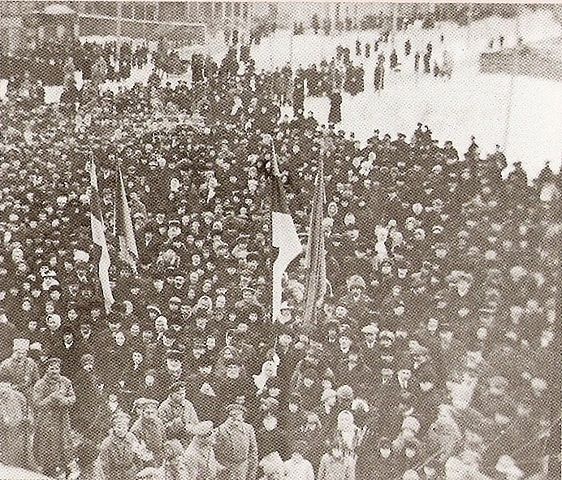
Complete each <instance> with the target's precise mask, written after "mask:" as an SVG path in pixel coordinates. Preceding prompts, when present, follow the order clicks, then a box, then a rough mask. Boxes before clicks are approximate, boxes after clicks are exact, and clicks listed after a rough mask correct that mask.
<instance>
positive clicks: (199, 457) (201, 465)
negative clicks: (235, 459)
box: [184, 421, 222, 480]
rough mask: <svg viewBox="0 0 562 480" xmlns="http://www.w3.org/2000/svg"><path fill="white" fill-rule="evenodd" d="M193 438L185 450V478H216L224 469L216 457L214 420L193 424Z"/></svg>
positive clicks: (207, 479)
mask: <svg viewBox="0 0 562 480" xmlns="http://www.w3.org/2000/svg"><path fill="white" fill-rule="evenodd" d="M191 433H192V434H193V439H192V440H191V442H190V444H189V446H188V447H187V449H186V450H185V454H184V460H185V466H186V470H185V478H187V479H190V480H191V479H193V480H215V479H217V478H218V475H219V472H220V471H221V470H222V467H221V465H220V464H219V463H218V462H217V460H216V458H215V452H214V448H213V444H214V435H213V433H214V431H213V422H211V421H206V422H199V423H197V424H196V425H194V426H193V428H192V431H191Z"/></svg>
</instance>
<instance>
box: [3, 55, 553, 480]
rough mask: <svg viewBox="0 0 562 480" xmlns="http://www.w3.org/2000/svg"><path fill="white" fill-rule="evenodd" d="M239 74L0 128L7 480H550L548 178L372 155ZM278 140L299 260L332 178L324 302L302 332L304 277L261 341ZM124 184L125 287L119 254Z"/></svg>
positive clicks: (386, 141)
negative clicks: (108, 295) (106, 266)
mask: <svg viewBox="0 0 562 480" xmlns="http://www.w3.org/2000/svg"><path fill="white" fill-rule="evenodd" d="M92 48H94V47H92ZM104 52H105V50H104ZM100 54H101V51H100ZM101 55H102V57H100V58H103V55H105V53H104V54H101ZM63 58H64V57H63ZM98 60H99V58H98ZM98 60H96V61H98ZM246 60H247V62H243V63H245V65H242V67H245V68H240V67H241V65H240V62H239V60H238V59H237V56H236V55H235V54H234V53H233V52H231V53H230V54H229V55H227V57H226V58H225V59H224V61H223V62H221V63H220V64H217V63H214V62H212V61H211V60H209V59H203V60H201V62H200V63H198V66H197V73H196V72H195V71H194V72H193V75H194V83H193V85H188V84H186V83H183V82H180V83H179V84H178V85H177V86H172V85H171V84H170V83H169V82H166V81H161V79H160V77H159V76H158V75H157V74H153V75H152V76H151V78H150V79H149V82H148V84H147V85H135V86H134V87H133V88H131V89H129V90H121V91H119V92H118V93H112V92H111V91H104V93H103V94H102V93H101V92H102V89H100V88H99V87H98V85H97V84H96V82H95V81H94V80H93V79H92V81H90V82H89V81H87V82H86V85H85V87H84V88H83V89H82V90H80V91H77V90H76V92H75V94H74V95H73V96H71V97H64V98H63V102H62V103H61V104H53V105H48V106H47V105H43V104H42V102H41V101H38V102H36V103H22V102H21V101H20V100H21V98H19V97H18V96H17V95H16V96H15V97H9V98H8V100H7V102H6V104H5V105H4V106H3V110H4V115H3V118H2V120H1V121H2V149H1V150H2V151H1V153H0V178H2V181H1V183H0V187H1V188H0V233H1V241H2V251H1V253H0V360H1V361H2V363H1V364H0V389H1V391H2V397H1V398H2V401H1V402H0V408H1V409H2V421H1V423H0V429H1V433H0V443H1V448H0V461H1V462H3V463H8V464H14V465H19V466H24V467H27V468H31V469H36V470H39V471H41V472H43V473H45V474H47V475H52V476H59V477H60V478H66V477H67V475H68V476H69V477H70V478H76V477H79V478H83V479H86V478H105V479H107V480H113V479H132V478H135V477H137V478H138V477H139V476H141V477H144V478H149V477H150V478H165V479H181V480H187V479H190V480H191V479H193V478H197V479H199V478H204V479H208V480H213V479H229V480H255V479H256V478H264V479H284V478H287V479H291V480H301V479H302V480H309V479H313V478H317V479H320V480H328V479H330V480H354V479H357V480H367V479H371V478H378V477H379V476H380V477H381V478H382V477H383V476H384V477H385V478H388V479H390V480H392V479H404V480H416V479H423V480H431V479H435V480H437V479H441V478H447V479H454V478H479V479H485V478H494V479H502V480H504V479H505V480H507V479H518V478H522V477H524V476H525V477H529V476H531V475H533V474H535V473H537V472H539V471H540V470H541V469H542V464H541V462H542V456H541V455H540V454H539V452H541V449H543V448H544V442H545V438H546V436H547V434H548V427H549V424H550V419H551V412H549V411H548V404H549V402H548V400H549V398H550V395H551V393H552V391H553V388H554V387H555V384H554V383H553V381H554V380H553V379H554V378H555V377H554V375H555V372H554V368H555V366H556V361H555V358H554V349H553V348H554V342H555V338H554V320H555V307H556V281H557V278H558V276H557V271H558V268H559V266H558V264H559V257H558V252H557V251H556V250H555V248H554V246H555V245H556V243H557V241H558V236H559V230H558V221H557V220H556V218H555V217H554V207H553V206H552V203H551V202H550V200H552V199H553V198H556V197H555V195H556V192H557V190H556V186H557V183H558V177H557V176H556V175H554V173H552V171H551V170H550V168H549V167H548V166H546V167H545V169H544V170H543V172H542V173H541V175H540V176H539V177H538V179H537V180H536V181H535V182H533V183H532V184H529V182H528V179H527V177H526V174H525V171H524V170H523V169H522V167H521V165H517V166H516V168H515V170H514V171H513V172H511V173H510V174H509V175H508V176H507V178H505V179H503V178H502V175H501V173H502V171H503V169H504V168H505V167H506V166H507V161H506V158H505V157H504V155H503V154H502V153H501V151H500V150H499V149H498V151H496V152H494V153H492V154H491V155H485V154H483V153H481V152H480V151H479V148H478V145H477V143H476V139H473V140H472V144H471V145H470V147H469V149H468V151H467V152H466V153H461V154H459V153H458V152H457V150H456V149H455V147H454V146H453V145H452V144H451V143H450V142H444V143H441V142H439V141H437V140H435V139H434V138H433V137H432V134H431V131H430V130H429V128H428V127H427V126H424V125H422V124H419V125H418V126H417V128H416V129H415V131H414V133H413V135H411V136H410V138H407V136H406V135H404V134H402V133H397V135H391V134H387V133H386V132H384V131H379V130H376V131H375V132H374V134H373V136H372V137H371V138H370V139H369V140H368V141H367V144H366V145H362V144H361V143H360V142H358V141H356V140H355V138H354V135H353V133H348V134H346V133H345V132H343V131H340V130H338V128H337V125H336V124H337V123H338V120H337V119H336V120H335V121H334V122H332V123H331V124H330V125H327V126H324V125H318V123H317V121H316V120H315V119H314V117H313V116H312V114H310V113H305V112H304V96H305V91H304V87H303V86H302V83H303V82H302V81H301V80H300V78H299V75H298V74H297V75H296V78H295V79H294V80H291V81H290V82H289V83H294V88H292V89H291V88H287V85H286V84H285V83H283V82H276V81H274V80H275V78H276V75H278V74H279V75H280V74H281V71H279V72H277V74H276V72H256V71H255V67H254V66H253V62H252V61H251V59H250V58H246ZM65 62H66V60H65ZM283 74H284V75H285V76H286V78H287V79H292V78H293V75H292V73H291V71H290V67H286V68H285V70H284V73H283ZM314 77H315V76H314V75H312V77H311V78H312V83H314V80H315V78H314ZM321 78H322V76H321V75H320V79H316V82H317V85H316V87H312V91H313V92H314V88H318V90H319V92H320V91H321V92H324V91H325V90H324V87H322V86H319V84H320V83H321V82H322V80H321ZM102 81H103V78H100V83H102ZM310 81H311V80H310V79H309V82H310ZM70 88H71V85H67V87H66V91H67V92H68V90H69V89H70ZM310 88H311V87H310V84H309V89H310ZM326 88H328V87H326ZM291 90H292V91H291ZM312 94H314V93H312ZM286 103H289V104H293V109H294V118H289V117H287V116H284V115H281V107H282V106H283V104H286ZM172 114H174V115H177V116H180V115H182V114H184V115H187V116H188V117H189V118H196V119H197V122H195V121H194V122H193V123H188V122H185V121H184V120H185V117H182V118H183V120H182V121H177V120H176V121H174V120H170V121H169V122H168V123H165V122H164V120H163V117H168V116H170V115H172ZM178 118H179V117H178ZM468 134H469V133H468ZM271 138H272V139H273V142H274V144H275V151H276V153H277V157H278V161H279V164H280V169H281V172H282V176H283V182H284V185H285V189H286V191H287V195H288V200H289V205H290V210H291V213H292V216H293V219H294V221H295V223H296V225H297V229H298V231H299V233H302V234H303V237H302V239H303V244H305V243H306V233H307V229H308V222H309V215H310V208H311V199H312V195H313V191H314V177H315V174H316V171H317V169H318V164H319V160H320V158H322V160H323V162H324V169H325V172H326V175H325V183H326V206H325V219H324V221H323V230H324V235H325V241H326V258H327V279H328V282H329V288H328V293H327V295H326V298H325V302H324V304H323V305H321V306H319V309H318V312H317V315H316V316H315V318H314V322H312V323H305V322H304V321H303V302H304V297H305V287H304V285H305V284H306V281H305V279H306V269H305V262H304V257H303V258H299V259H297V260H295V261H294V262H293V265H292V266H291V267H290V269H289V272H288V275H287V278H286V279H285V284H284V303H283V305H282V310H281V315H280V316H279V317H278V318H275V319H272V318H271V309H270V304H271V298H270V297H271V295H270V288H271V283H270V273H271V263H272V257H273V255H274V251H273V250H272V249H271V248H270V246H269V245H270V234H271V232H270V225H269V223H270V221H269V217H270V195H269V187H270V186H269V182H270V176H271V172H270V170H271V160H272V155H273V148H272V145H271V141H270V139H271ZM92 160H94V163H95V165H96V168H97V176H98V190H99V193H100V200H101V201H100V204H101V205H100V207H101V210H102V212H103V215H104V220H105V225H106V227H107V230H106V236H107V242H108V245H109V249H110V255H111V259H112V264H111V269H110V278H111V281H112V287H113V294H114V297H115V300H116V302H115V303H114V304H113V306H112V307H111V309H110V311H106V310H105V308H104V303H103V298H102V296H101V292H100V286H99V280H98V271H97V251H96V248H95V247H94V246H93V244H92V240H91V231H90V218H89V212H90V202H91V200H92V195H91V194H92V192H91V189H90V188H89V171H88V168H92ZM118 164H119V165H120V166H121V169H122V172H123V176H124V179H125V186H126V190H127V192H128V195H129V200H130V208H131V215H132V219H133V224H134V229H135V234H136V242H137V246H138V250H139V258H138V265H137V269H136V271H135V270H134V269H132V268H131V267H130V265H129V264H126V263H124V262H122V261H121V260H120V259H119V257H118V255H117V241H116V239H115V238H114V235H113V228H114V208H115V190H116V167H117V165H118ZM553 192H554V193H553ZM553 195H554V197H553ZM373 475H375V476H374V477H373Z"/></svg>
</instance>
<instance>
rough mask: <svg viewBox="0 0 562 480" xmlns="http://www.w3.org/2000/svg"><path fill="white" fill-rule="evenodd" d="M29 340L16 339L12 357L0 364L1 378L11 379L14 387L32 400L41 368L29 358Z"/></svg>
mask: <svg viewBox="0 0 562 480" xmlns="http://www.w3.org/2000/svg"><path fill="white" fill-rule="evenodd" d="M28 351H29V340H27V339H26V338H16V339H14V342H13V349H12V352H13V353H12V356H11V357H10V358H7V359H6V360H4V361H3V362H2V363H0V377H4V378H8V379H10V383H11V384H12V386H13V387H14V388H15V389H16V390H18V391H19V392H21V393H23V394H24V395H25V397H26V398H27V399H28V400H30V399H31V389H32V388H33V385H35V383H36V382H37V380H39V367H38V366H37V363H36V362H35V360H33V359H32V358H29V357H28V356H27V353H28Z"/></svg>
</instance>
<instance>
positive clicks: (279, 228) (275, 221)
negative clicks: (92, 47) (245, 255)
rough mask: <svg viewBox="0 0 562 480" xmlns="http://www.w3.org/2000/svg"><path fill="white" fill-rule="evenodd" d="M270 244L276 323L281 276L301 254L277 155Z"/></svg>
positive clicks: (274, 169)
mask: <svg viewBox="0 0 562 480" xmlns="http://www.w3.org/2000/svg"><path fill="white" fill-rule="evenodd" d="M272 174H273V179H272V202H271V242H272V245H273V247H274V248H277V249H278V253H277V258H276V259H275V261H274V262H273V309H272V316H273V321H276V320H277V318H278V316H279V312H280V309H281V302H282V300H283V275H284V274H285V271H286V270H287V267H288V266H289V264H290V263H291V262H292V261H293V260H294V259H295V258H297V257H298V256H299V255H300V254H301V253H302V244H301V241H300V238H299V236H298V234H297V229H296V227H295V222H294V221H293V217H292V216H291V213H290V212H289V205H288V203H287V197H286V195H285V189H284V188H283V182H282V180H281V174H280V172H279V165H278V163H277V155H275V152H273V158H272Z"/></svg>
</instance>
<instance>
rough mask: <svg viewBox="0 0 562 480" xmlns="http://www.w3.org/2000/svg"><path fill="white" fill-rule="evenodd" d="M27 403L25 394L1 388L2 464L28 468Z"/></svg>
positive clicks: (0, 430)
mask: <svg viewBox="0 0 562 480" xmlns="http://www.w3.org/2000/svg"><path fill="white" fill-rule="evenodd" d="M27 417H28V411H27V401H26V399H25V396H24V395H23V393H21V392H18V391H16V390H13V389H11V388H10V387H3V386H0V463H3V464H5V465H12V466H15V467H27V466H28V464H27V459H28V455H27V439H28V428H27V425H28V424H27V423H26V420H27Z"/></svg>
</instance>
